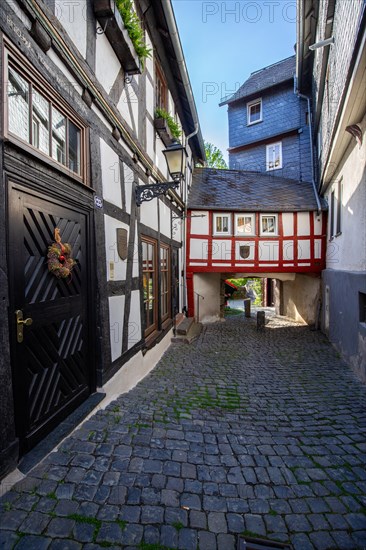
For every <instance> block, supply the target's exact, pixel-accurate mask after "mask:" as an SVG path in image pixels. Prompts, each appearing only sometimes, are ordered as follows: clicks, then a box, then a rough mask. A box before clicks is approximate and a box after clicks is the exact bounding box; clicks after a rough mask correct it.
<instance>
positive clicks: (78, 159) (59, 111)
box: [6, 52, 87, 182]
mask: <svg viewBox="0 0 366 550" xmlns="http://www.w3.org/2000/svg"><path fill="white" fill-rule="evenodd" d="M19 61H22V63H21V64H20V62H19ZM6 70H7V136H8V137H9V139H12V140H14V141H17V142H18V143H20V144H22V146H23V147H25V148H31V151H32V153H34V154H39V153H40V154H41V155H42V157H44V158H47V159H48V161H49V162H51V163H52V164H54V165H55V164H56V165H57V167H59V168H61V169H66V170H67V172H68V174H69V175H70V172H71V173H72V175H73V176H77V177H78V178H79V179H82V180H83V181H84V182H86V181H85V180H86V179H87V175H86V149H85V143H86V128H85V126H84V125H83V123H82V122H81V120H80V119H79V117H78V116H77V115H76V114H75V113H73V112H72V111H71V110H69V109H67V106H66V105H65V103H64V101H63V100H62V99H60V98H58V97H56V95H55V92H54V91H53V89H52V88H51V87H50V86H49V85H48V83H47V82H45V81H43V79H42V77H41V76H40V75H38V73H36V72H35V71H34V69H32V67H31V66H28V63H27V62H26V61H25V60H23V59H19V60H18V56H17V55H16V54H14V58H13V56H12V55H11V54H10V52H7V69H6Z"/></svg>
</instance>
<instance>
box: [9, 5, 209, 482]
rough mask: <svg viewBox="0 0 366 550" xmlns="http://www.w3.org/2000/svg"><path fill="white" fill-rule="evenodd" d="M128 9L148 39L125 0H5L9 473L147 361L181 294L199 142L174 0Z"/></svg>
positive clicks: (122, 386)
mask: <svg viewBox="0 0 366 550" xmlns="http://www.w3.org/2000/svg"><path fill="white" fill-rule="evenodd" d="M133 14H134V15H133V18H134V21H135V24H136V25H137V26H138V27H139V29H140V30H139V32H140V36H141V40H140V43H137V44H136V43H133V42H132V38H131V37H130V35H129V34H128V32H127V30H126V27H125V25H124V14H123V9H118V7H117V3H116V2H115V0H86V1H82V2H64V1H58V0H45V1H42V0H4V1H3V2H1V4H0V31H1V34H0V48H1V69H2V70H1V78H2V86H1V89H2V102H1V105H2V109H1V116H0V120H1V130H0V131H1V155H0V164H1V166H0V170H1V184H0V193H1V200H0V209H1V217H0V220H1V229H2V231H1V238H0V250H1V253H0V262H1V264H0V291H1V300H0V304H1V329H0V342H1V354H0V381H1V384H0V388H1V389H0V404H1V405H0V407H1V418H2V421H1V428H0V453H1V454H0V456H1V468H0V474H1V475H4V474H5V473H6V472H7V471H9V470H10V469H12V468H13V467H14V466H15V465H16V463H17V461H18V460H19V457H21V456H22V455H24V453H26V452H27V451H28V450H29V449H31V448H32V447H34V446H35V445H36V444H37V443H38V442H39V441H40V440H42V438H44V436H45V435H47V434H48V433H49V432H50V431H51V430H52V429H53V428H54V427H55V426H58V425H59V423H60V422H61V421H62V420H63V419H64V418H65V417H66V416H67V415H69V413H70V412H72V411H73V410H75V409H76V408H78V407H79V405H81V404H85V403H86V402H87V401H88V399H90V397H89V396H91V395H93V394H94V396H95V395H96V392H100V393H107V395H111V394H115V393H118V392H121V391H124V390H126V389H128V388H130V387H132V385H134V384H135V383H136V382H137V381H138V380H139V379H141V378H142V377H143V376H144V375H145V374H146V373H147V372H149V370H151V368H152V367H153V366H154V365H155V363H156V361H157V360H158V358H159V357H160V355H161V354H162V352H163V351H164V349H165V348H166V346H167V345H168V342H169V341H170V332H171V327H172V319H173V316H174V314H175V312H176V311H178V310H180V309H182V307H183V306H184V305H185V304H184V302H183V299H184V298H183V296H184V282H183V279H182V272H183V254H184V242H183V241H184V227H183V223H184V222H182V219H183V213H184V207H185V200H186V196H187V188H188V186H189V183H190V178H191V172H192V166H193V165H194V164H196V163H197V162H200V161H201V160H202V159H203V158H204V149H203V142H202V138H201V134H200V130H199V125H198V119H197V113H196V109H195V104H194V100H193V96H192V91H191V87H190V83H189V78H188V74H187V71H186V67H185V63H184V57H183V53H182V49H181V45H180V41H179V36H178V33H177V28H176V23H175V19H174V14H173V11H172V6H171V3H170V1H168V0H158V1H154V2H152V1H147V2H146V1H140V0H136V2H135V4H134V6H133ZM157 109H159V110H158V113H159V114H160V117H159V119H158V120H157V117H156V114H157ZM162 114H163V116H161V115H162ZM171 131H173V132H174V133H175V135H176V137H178V138H179V141H180V143H181V145H182V146H183V148H184V149H182V148H179V147H178V149H180V151H181V153H182V154H183V157H181V158H183V161H184V163H183V165H182V167H180V168H179V169H177V170H175V171H174V169H171V170H170V172H171V173H172V174H173V175H171V174H169V173H168V168H167V163H166V160H165V156H164V154H163V152H164V150H166V149H170V150H171V149H174V148H175V149H177V146H176V145H173V147H170V146H171V144H172V135H171ZM56 228H58V229H59V233H58V232H57V231H55V230H56ZM52 244H53V245H54V246H55V247H56V252H55V254H56V260H57V261H56V262H55V258H53V260H52V262H51V263H50V257H48V253H49V247H50V245H52ZM67 244H68V245H69V246H70V248H68V247H67V246H66V245H67ZM50 267H51V271H50V269H49V268H50ZM67 267H72V270H71V273H70V274H68V273H67V272H65V271H63V270H64V269H65V268H67ZM65 275H67V276H65ZM94 402H95V401H94Z"/></svg>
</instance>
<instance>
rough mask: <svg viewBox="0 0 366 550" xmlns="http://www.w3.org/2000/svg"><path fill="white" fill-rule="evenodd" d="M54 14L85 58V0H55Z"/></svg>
mask: <svg viewBox="0 0 366 550" xmlns="http://www.w3.org/2000/svg"><path fill="white" fill-rule="evenodd" d="M55 15H56V17H57V19H58V20H59V21H60V23H61V25H62V26H63V27H64V29H65V31H66V32H67V34H68V35H69V37H70V38H71V40H72V41H73V42H74V44H75V46H76V47H77V49H78V50H79V52H80V53H81V55H82V56H83V57H84V59H85V57H86V21H87V19H86V2H80V1H72V0H70V1H65V0H56V2H55Z"/></svg>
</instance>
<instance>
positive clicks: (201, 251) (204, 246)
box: [189, 239, 208, 260]
mask: <svg viewBox="0 0 366 550" xmlns="http://www.w3.org/2000/svg"><path fill="white" fill-rule="evenodd" d="M189 257H190V259H192V260H207V257H208V240H205V239H191V240H190V254H189Z"/></svg>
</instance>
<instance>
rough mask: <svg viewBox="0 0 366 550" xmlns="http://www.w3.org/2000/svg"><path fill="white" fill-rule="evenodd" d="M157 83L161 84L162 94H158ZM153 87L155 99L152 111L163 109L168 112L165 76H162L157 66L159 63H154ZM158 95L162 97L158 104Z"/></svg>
mask: <svg viewBox="0 0 366 550" xmlns="http://www.w3.org/2000/svg"><path fill="white" fill-rule="evenodd" d="M158 83H160V84H161V88H162V92H160V93H159V92H158ZM154 84H155V86H154V92H155V98H154V110H156V109H164V110H165V111H169V109H168V85H167V82H166V79H165V76H164V74H163V71H162V69H161V68H160V66H159V63H158V62H157V61H155V83H154ZM159 95H160V96H161V97H162V101H161V102H160V103H158V97H159Z"/></svg>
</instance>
